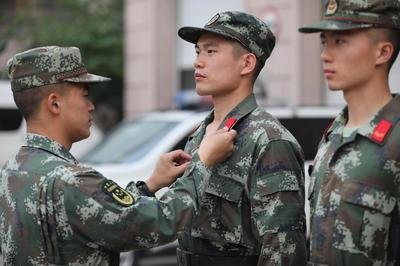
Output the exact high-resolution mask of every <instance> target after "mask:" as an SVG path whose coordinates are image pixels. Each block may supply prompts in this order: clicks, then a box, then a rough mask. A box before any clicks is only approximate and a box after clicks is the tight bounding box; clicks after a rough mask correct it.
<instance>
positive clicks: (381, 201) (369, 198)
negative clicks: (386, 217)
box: [341, 182, 396, 214]
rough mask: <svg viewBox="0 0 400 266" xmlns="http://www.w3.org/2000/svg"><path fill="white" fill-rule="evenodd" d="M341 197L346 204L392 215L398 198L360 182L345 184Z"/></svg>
mask: <svg viewBox="0 0 400 266" xmlns="http://www.w3.org/2000/svg"><path fill="white" fill-rule="evenodd" d="M341 196H342V199H343V200H344V201H346V202H349V203H352V204H356V205H361V206H364V207H367V208H370V209H374V210H378V211H380V212H381V213H383V214H389V213H391V212H392V211H393V209H394V206H395V205H396V198H395V197H393V196H392V195H391V194H390V193H388V192H386V191H384V190H381V189H379V188H376V187H373V186H370V185H367V184H363V183H358V182H348V183H345V184H344V189H343V190H342V195H341Z"/></svg>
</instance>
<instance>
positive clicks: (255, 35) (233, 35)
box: [178, 11, 275, 65]
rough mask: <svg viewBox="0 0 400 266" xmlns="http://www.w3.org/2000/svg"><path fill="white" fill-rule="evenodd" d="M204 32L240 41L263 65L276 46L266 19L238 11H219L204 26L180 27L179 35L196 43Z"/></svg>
mask: <svg viewBox="0 0 400 266" xmlns="http://www.w3.org/2000/svg"><path fill="white" fill-rule="evenodd" d="M204 32H211V33H216V34H218V35H222V36H224V37H227V38H230V39H234V40H236V41H238V42H239V43H241V44H242V45H243V46H244V47H245V48H246V49H247V50H249V51H250V52H251V53H253V54H255V56H256V57H257V59H258V60H259V61H260V63H261V64H263V65H264V63H265V61H266V60H267V58H268V57H269V56H270V54H271V52H272V50H273V49H274V46H275V36H274V34H273V33H272V32H271V30H270V29H269V27H268V25H267V24H266V23H265V22H264V21H262V20H260V19H258V18H256V17H254V16H252V15H249V14H246V13H243V12H238V11H227V12H221V13H218V14H216V15H215V16H214V17H212V19H211V20H210V21H209V22H207V24H206V25H205V26H204V28H197V27H183V28H180V29H179V31H178V35H179V37H181V38H182V39H184V40H185V41H188V42H191V43H194V44H196V43H197V41H198V39H199V38H200V35H201V34H202V33H204Z"/></svg>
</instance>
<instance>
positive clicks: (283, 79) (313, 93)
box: [124, 0, 400, 117]
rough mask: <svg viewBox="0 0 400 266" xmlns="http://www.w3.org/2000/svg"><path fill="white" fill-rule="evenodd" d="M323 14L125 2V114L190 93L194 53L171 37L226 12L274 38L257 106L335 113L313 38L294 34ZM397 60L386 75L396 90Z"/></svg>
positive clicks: (288, 1)
mask: <svg viewBox="0 0 400 266" xmlns="http://www.w3.org/2000/svg"><path fill="white" fill-rule="evenodd" d="M322 8H323V7H322V4H321V1H315V0H298V1H292V0H219V1H213V0H203V1H196V0H164V1H160V0H125V75H124V76H125V94H124V95H125V97H124V102H125V115H126V116H128V117H130V116H134V115H135V114H136V113H140V112H144V111H148V110H154V109H158V110H159V109H168V108H173V107H175V106H176V103H175V102H174V99H175V95H177V94H179V93H180V92H181V91H182V90H184V91H185V90H188V91H190V90H193V89H194V86H195V85H194V81H193V61H194V57H195V53H194V46H193V45H191V44H190V43H187V42H184V41H182V40H180V39H179V38H178V36H177V30H178V29H179V28H180V27H182V26H186V25H190V26H204V24H205V23H206V22H207V21H208V20H209V19H210V18H211V17H212V16H213V15H214V14H215V13H217V12H219V11H226V10H238V11H245V12H248V13H251V14H254V15H256V16H257V17H259V18H261V19H263V20H265V21H266V22H267V23H269V25H271V29H272V30H273V32H274V33H275V35H276V36H277V43H276V46H275V49H274V51H273V53H272V55H271V57H270V58H269V59H268V60H267V63H266V67H264V69H263V72H262V73H261V74H260V76H259V78H258V80H257V82H256V86H255V89H254V92H255V93H256V95H257V96H258V100H259V103H260V104H262V105H266V106H275V107H276V106H279V107H289V108H297V107H299V106H342V105H343V100H342V95H341V94H340V92H339V93H332V92H330V91H329V90H328V89H327V87H326V84H325V82H324V79H323V75H322V69H321V64H320V57H319V55H320V44H319V43H320V41H319V35H318V34H314V35H313V36H311V35H310V36H307V37H305V36H304V35H301V34H299V33H298V31H297V29H298V27H299V26H301V25H303V24H307V23H310V22H312V21H317V20H319V19H320V17H321V15H322ZM399 61H400V60H397V62H396V64H395V65H394V67H393V70H392V73H391V76H390V79H391V80H390V81H391V84H392V89H394V90H397V91H400V88H399V87H398V86H397V87H395V86H394V85H395V84H400V64H399ZM184 95H191V94H190V93H186V94H184ZM191 97H192V96H191Z"/></svg>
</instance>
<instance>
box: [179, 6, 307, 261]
mask: <svg viewBox="0 0 400 266" xmlns="http://www.w3.org/2000/svg"><path fill="white" fill-rule="evenodd" d="M178 34H179V36H180V37H181V38H182V39H184V40H186V41H188V42H191V43H194V44H195V49H196V53H197V58H196V60H195V63H194V67H195V73H194V76H195V80H196V90H197V93H198V94H199V95H211V96H212V98H213V102H214V110H213V111H212V112H211V113H210V115H209V116H208V117H207V118H206V119H205V120H204V121H203V123H202V124H201V126H200V127H199V128H198V129H197V130H196V131H195V132H194V134H192V135H191V136H190V138H189V142H188V143H187V145H186V149H185V150H186V151H187V152H189V153H191V154H195V152H196V150H197V148H198V146H199V144H200V142H201V141H202V139H203V138H204V137H205V136H207V135H208V134H211V133H212V132H214V131H215V130H217V129H218V128H222V127H223V126H228V127H233V128H235V129H236V130H237V132H238V136H237V139H236V142H235V148H234V152H233V155H232V156H231V157H230V158H229V159H228V160H227V161H225V162H224V163H222V164H220V165H219V166H218V167H216V168H215V169H214V170H213V171H212V173H211V177H210V180H209V184H208V186H207V187H206V193H205V196H204V197H203V199H202V201H201V209H200V211H199V213H198V214H197V215H196V216H195V217H193V219H192V222H191V226H190V227H188V228H187V230H185V231H184V232H183V233H180V234H179V237H178V240H179V248H178V264H179V265H185V266H189V265H192V266H195V265H196V266H198V265H219V266H225V265H229V266H235V265H241V266H246V265H304V264H305V263H306V243H305V215H304V175H303V155H302V150H301V147H300V146H299V144H298V143H297V141H296V140H295V139H294V137H293V136H292V135H291V134H290V133H289V132H288V130H286V129H285V128H284V127H283V126H282V125H281V124H280V123H279V122H278V120H276V119H275V118H273V117H272V116H271V115H270V114H269V113H267V112H266V111H265V110H264V109H263V108H260V107H258V106H257V103H256V100H255V97H254V94H253V85H254V81H255V79H256V78H257V76H258V74H259V72H260V70H261V69H262V67H263V66H264V64H265V61H266V59H267V58H268V57H269V55H270V54H271V52H272V50H273V48H274V45H275V37H274V35H273V34H272V32H271V31H270V29H269V28H268V26H267V25H266V24H265V23H264V22H263V21H261V20H259V19H258V18H256V17H254V16H252V15H249V14H245V13H241V12H222V13H219V14H217V15H215V16H214V17H213V18H212V19H211V20H210V21H209V22H208V23H207V24H206V25H205V27H204V28H194V27H183V28H181V29H180V30H179V32H178Z"/></svg>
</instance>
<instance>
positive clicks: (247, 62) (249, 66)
mask: <svg viewBox="0 0 400 266" xmlns="http://www.w3.org/2000/svg"><path fill="white" fill-rule="evenodd" d="M242 57H243V66H242V71H241V73H240V74H242V75H247V74H249V73H251V72H253V70H254V69H255V67H256V63H257V58H256V56H255V55H254V54H253V53H246V54H244V55H243V56H242Z"/></svg>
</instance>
